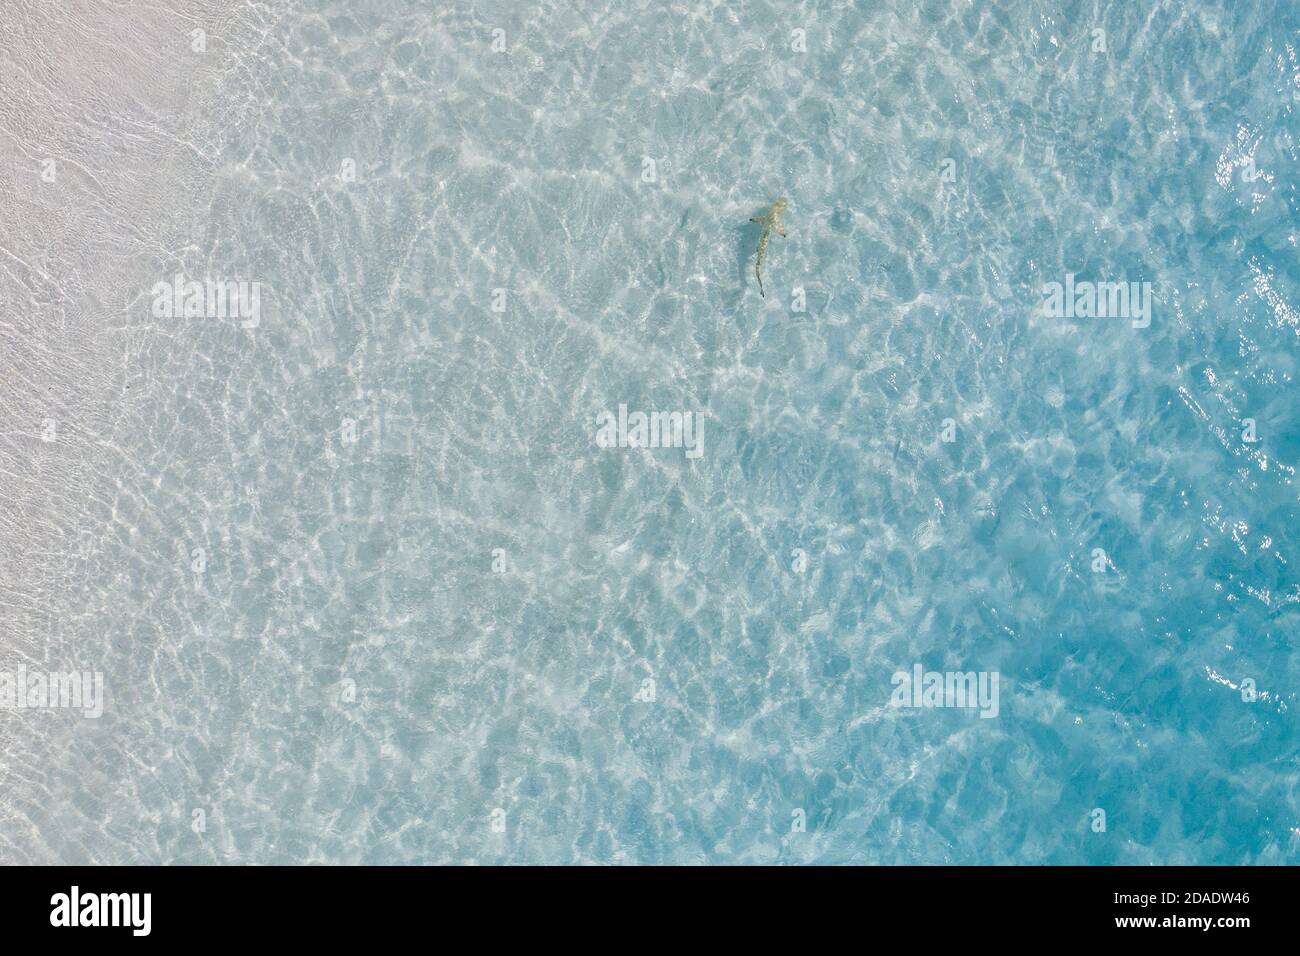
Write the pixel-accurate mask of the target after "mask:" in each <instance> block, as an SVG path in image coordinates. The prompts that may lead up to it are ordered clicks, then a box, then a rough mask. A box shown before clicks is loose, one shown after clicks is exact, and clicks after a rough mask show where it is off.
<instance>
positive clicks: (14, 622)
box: [0, 0, 261, 862]
mask: <svg viewBox="0 0 1300 956" xmlns="http://www.w3.org/2000/svg"><path fill="white" fill-rule="evenodd" d="M258 16H259V14H258V12H257V11H256V10H255V9H254V8H252V7H251V6H249V5H247V4H239V3H236V2H235V0H179V2H170V0H169V2H166V3H164V2H161V0H139V2H133V3H131V4H127V5H107V4H103V3H100V2H95V0H60V2H59V3H57V4H47V3H36V2H31V0H15V2H8V3H5V4H4V5H3V8H0V88H2V89H3V90H4V94H3V96H0V209H2V210H3V215H0V505H2V506H0V633H3V635H4V640H3V641H0V670H3V671H7V672H9V673H14V672H16V670H17V669H18V668H19V667H22V666H24V665H25V666H26V667H27V668H29V669H41V668H43V669H46V670H66V669H69V668H77V667H81V666H83V665H84V664H85V663H86V662H81V661H74V660H65V659H64V658H66V657H68V652H69V649H68V648H67V647H66V646H65V644H64V641H63V640H62V636H61V635H62V622H64V621H66V620H67V618H68V616H69V615H70V614H75V609H74V608H69V607H66V606H65V605H66V604H67V603H68V595H69V594H70V589H69V588H68V579H69V569H70V568H72V567H74V566H75V564H74V562H75V561H76V560H77V559H78V557H84V552H85V551H87V550H88V549H90V548H92V547H93V541H92V540H91V539H90V536H89V535H87V534H86V533H84V532H83V531H81V530H80V529H82V528H84V527H85V526H86V523H85V522H84V521H83V517H84V515H85V513H86V509H87V508H88V507H89V506H90V505H91V503H92V497H91V496H92V494H93V488H94V485H93V480H94V479H95V477H96V475H97V474H98V473H99V472H102V471H103V468H102V467H101V465H102V463H103V462H105V461H107V460H108V457H109V456H111V455H112V454H113V451H114V448H115V447H116V441H115V436H116V434H117V432H116V429H118V428H119V427H120V426H121V423H123V422H124V421H125V420H126V417H127V412H128V410H129V408H130V407H131V403H132V402H133V401H137V400H142V399H143V396H144V395H146V394H147V393H148V392H149V391H150V383H148V382H146V381H141V380H140V375H141V372H140V369H141V368H144V367H146V365H145V363H142V362H140V361H139V359H140V358H141V356H142V355H146V354H147V353H148V352H149V351H150V350H151V349H153V348H156V347H157V346H158V343H157V341H156V337H157V336H158V335H159V334H160V332H159V330H158V329H156V328H153V329H147V328H143V327H141V326H140V325H139V323H134V324H133V323H131V322H129V321H128V316H129V314H130V313H131V310H133V309H138V308H144V307H145V305H144V304H143V302H142V299H143V295H144V290H147V289H149V288H150V287H151V286H152V284H153V282H154V281H156V279H157V268H158V263H159V262H167V261H168V260H170V259H172V258H174V257H176V256H178V255H179V254H181V253H182V252H183V248H182V244H183V243H184V241H185V238H184V237H186V236H189V235H192V230H193V227H194V225H195V223H198V222H201V221H202V216H203V208H204V204H205V203H206V201H207V197H208V196H209V195H210V187H209V183H210V181H211V174H212V171H213V170H212V165H211V159H210V157H211V155H212V151H211V150H210V149H208V148H207V147H208V146H209V144H210V137H211V135H212V127H211V119H210V117H211V115H212V111H211V109H210V108H209V107H210V106H211V104H212V101H213V99H214V98H215V97H217V96H218V91H219V89H220V87H221V80H222V77H223V76H225V75H227V74H229V73H230V72H231V71H232V70H237V69H239V66H240V63H241V59H240V51H241V50H246V49H248V48H249V47H248V44H250V43H251V44H255V43H256V40H257V36H258V33H259V32H260V30H259V26H261V25H260V24H259V23H258V22H257V17H258ZM196 31H201V32H196ZM151 340H155V341H151ZM3 716H4V718H5V719H4V720H3V721H0V791H2V792H5V793H9V794H17V793H21V792H24V790H23V788H22V787H21V784H22V783H23V778H24V777H27V776H28V775H29V773H30V772H31V770H32V766H31V764H32V759H29V758H34V757H35V755H36V754H37V753H38V752H41V751H44V752H46V753H49V752H50V751H49V750H48V745H49V741H48V740H46V741H44V743H43V744H38V743H36V742H35V741H34V740H33V739H32V738H33V736H34V735H46V736H48V734H50V733H56V734H57V733H58V732H59V730H58V728H59V726H60V725H61V718H60V717H57V716H55V715H52V714H50V713H34V714H24V713H23V712H11V713H6V714H5V715H3ZM71 719H73V720H75V719H76V718H75V717H71ZM27 782H28V783H30V782H31V781H30V780H28V781H27ZM17 799H19V800H21V799H23V798H21V797H20V798H17ZM26 799H35V796H34V795H32V794H30V793H29V794H27V797H26ZM21 812H22V811H21V807H15V806H13V805H12V804H11V801H9V800H5V801H2V802H0V817H10V818H11V819H12V816H13V815H14V814H15V813H21ZM4 831H5V832H7V831H8V828H7V827H6V828H4ZM25 855H26V854H25V853H24V852H23V851H21V850H19V848H17V847H14V846H3V845H0V861H4V862H14V861H17V860H21V859H23V858H24V857H25Z"/></svg>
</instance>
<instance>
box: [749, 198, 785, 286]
mask: <svg viewBox="0 0 1300 956" xmlns="http://www.w3.org/2000/svg"><path fill="white" fill-rule="evenodd" d="M783 212H785V197H784V196H782V197H781V198H780V199H778V200H777V201H776V202H774V203H772V208H771V209H769V210H768V211H767V213H766V214H764V215H762V216H754V217H753V218H752V219H750V220H749V221H750V222H757V223H761V224H762V226H763V234H762V235H761V236H760V237H759V239H758V259H757V260H756V261H755V262H754V275H755V276H756V277H757V279H758V294H759V295H761V296H763V297H764V298H767V293H766V292H764V291H763V257H764V256H766V255H767V240H769V239H771V238H772V233H776V234H777V235H778V236H780V237H781V238H782V239H784V238H785V230H784V229H782V228H781V213H783Z"/></svg>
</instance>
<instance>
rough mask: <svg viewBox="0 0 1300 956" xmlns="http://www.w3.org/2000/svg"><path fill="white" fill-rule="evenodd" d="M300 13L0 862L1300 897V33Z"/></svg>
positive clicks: (1177, 23) (432, 9)
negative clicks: (917, 870) (1135, 316)
mask: <svg viewBox="0 0 1300 956" xmlns="http://www.w3.org/2000/svg"><path fill="white" fill-rule="evenodd" d="M270 9H271V10H272V11H273V13H274V14H275V17H276V19H274V20H273V21H272V22H270V23H269V24H268V27H269V28H268V29H267V33H266V35H265V37H263V38H262V40H261V42H260V44H259V45H257V46H256V47H255V48H248V47H243V48H239V49H237V50H235V51H234V53H233V54H232V58H233V61H234V62H235V63H236V64H237V69H236V70H235V71H234V72H233V73H232V75H231V78H230V80H229V85H230V89H229V92H228V94H227V95H226V97H225V100H224V101H225V103H226V104H227V112H226V113H224V114H222V115H219V116H215V117H214V118H213V142H212V144H211V145H210V147H209V151H210V155H211V157H212V158H213V160H214V162H215V163H216V170H217V172H216V179H215V189H214V193H213V195H212V197H211V202H210V205H209V206H208V207H207V208H204V209H201V210H196V212H195V214H194V235H195V239H194V244H193V245H192V246H191V247H189V248H186V249H184V250H177V251H176V253H175V254H174V255H169V256H159V259H158V261H156V262H153V263H149V264H147V265H146V267H145V269H144V272H145V273H146V274H147V275H148V276H150V277H151V278H150V279H149V281H150V282H153V281H159V280H162V281H167V280H169V279H170V277H171V275H172V274H173V272H175V271H177V270H178V269H179V270H181V271H183V272H185V273H186V274H187V275H190V276H203V275H213V276H217V277H220V278H224V279H234V280H249V281H258V282H261V283H263V311H262V315H261V317H260V319H261V320H260V324H259V325H258V327H257V328H255V329H245V328H242V327H241V326H240V324H239V323H238V322H235V321H230V320H225V319H221V320H215V319H214V320H208V319H201V320H195V319H191V320H182V319H176V320H159V319H157V318H154V317H153V316H151V315H150V314H149V313H148V309H147V307H146V304H142V305H141V307H140V309H139V314H138V315H137V316H135V317H134V320H133V321H135V322H136V323H137V324H138V326H139V328H140V332H141V336H142V337H141V342H142V343H145V344H144V345H142V347H141V349H140V355H139V369H140V372H139V377H138V379H137V382H136V384H137V387H136V388H135V389H134V394H133V396H132V397H131V398H130V399H129V401H130V407H131V415H130V420H129V425H128V427H127V429H126V430H125V432H124V434H123V435H122V436H121V437H120V438H118V439H117V442H116V445H115V448H116V451H115V455H116V458H115V459H114V462H113V464H112V465H111V466H110V467H109V468H107V469H106V470H105V474H104V479H103V486H102V488H101V489H100V491H99V493H98V494H97V495H96V498H95V500H94V503H93V504H92V506H91V514H90V517H89V520H90V522H91V524H90V525H89V527H90V529H91V532H93V533H88V538H89V540H93V542H94V544H93V547H90V548H88V549H87V552H86V554H85V555H84V557H82V558H81V559H79V562H78V564H77V566H76V567H75V568H74V569H73V571H72V573H70V575H69V581H70V582H71V583H70V585H69V588H70V606H72V607H75V608H77V613H76V614H74V615H71V616H69V617H68V618H67V619H66V620H65V622H64V624H63V625H62V626H61V628H60V632H59V637H58V640H59V642H60V644H59V646H60V647H62V648H64V649H66V651H67V653H68V655H69V656H73V657H76V658H77V659H79V660H85V661H90V662H93V663H95V664H96V666H98V667H99V668H100V669H102V670H103V671H104V673H105V679H106V685H107V687H108V693H109V706H108V708H107V709H106V712H105V716H104V717H103V718H102V719H101V720H99V721H76V720H63V719H62V718H61V717H52V718H51V719H50V720H49V721H47V722H46V723H45V724H43V725H42V726H43V727H44V728H45V731H44V732H46V733H48V734H49V738H48V744H46V745H44V746H46V747H47V749H46V750H45V751H44V752H43V753H37V754H36V755H35V756H33V758H32V760H33V766H34V767H37V768H38V769H35V770H32V771H30V773H27V774H25V775H24V778H25V779H26V780H27V781H28V786H27V789H26V790H25V791H24V792H23V793H21V794H18V795H16V796H15V798H14V799H15V804H14V805H15V806H18V807H19V808H20V810H21V815H20V816H19V817H10V818H8V819H7V820H6V824H5V825H6V827H7V828H9V829H10V832H9V833H8V834H6V838H7V841H8V845H9V846H10V847H11V848H12V847H14V846H22V847H24V848H25V849H24V850H23V851H22V852H18V851H14V850H12V849H11V852H12V853H14V855H16V856H22V857H24V858H26V859H31V860H42V861H47V860H60V861H66V862H81V861H87V860H94V861H104V862H107V861H114V862H144V861H172V862H190V863H194V862H218V861H220V862H292V861H313V862H316V861H328V862H372V863H377V862H483V863H493V862H513V863H523V862H528V863H575V862H626V863H698V862H712V863H721V862H743V863H752V862H786V863H801V862H822V863H841V862H863V863H945V862H946V863H961V864H968V863H1098V864H1100V863H1294V862H1296V860H1297V853H1298V852H1300V793H1298V788H1300V764H1298V763H1297V724H1296V716H1295V714H1296V710H1295V708H1296V681H1297V676H1298V674H1300V668H1298V666H1297V663H1296V659H1295V656H1294V650H1295V641H1296V635H1297V631H1298V626H1300V577H1298V576H1297V571H1296V568H1297V562H1300V537H1298V535H1300V530H1298V527H1297V487H1298V486H1297V482H1296V474H1295V468H1296V467H1297V465H1298V464H1300V413H1298V411H1297V403H1296V384H1295V376H1296V371H1297V353H1298V350H1300V339H1298V336H1300V311H1298V310H1300V263H1298V262H1297V255H1298V252H1300V222H1298V220H1297V190H1296V184H1297V174H1296V160H1297V156H1298V153H1297V149H1298V140H1297V135H1298V134H1300V122H1298V120H1297V112H1296V111H1297V106H1298V105H1300V60H1298V58H1297V57H1298V54H1297V48H1298V47H1300V15H1298V14H1300V9H1298V8H1297V7H1296V5H1295V4H1294V3H1260V4H1233V3H1219V4H1212V3H1205V2H1193V3H1156V4H1127V3H1125V4H1109V5H1104V4H1103V5H1097V6H1095V7H1094V6H1093V5H1089V4H1062V5H1056V4H1045V3H1028V2H998V3H989V4H969V5H968V4H957V5H950V4H946V3H933V2H931V3H925V2H923V3H916V2H913V0H908V2H897V3H895V2H889V3H884V4H870V5H868V4H845V3H830V2H811V3H806V4H801V5H798V6H793V5H792V6H789V7H782V6H779V5H778V6H773V5H768V4H759V3H748V4H730V5H725V6H722V5H719V6H705V5H698V6H697V5H685V4H671V5H660V4H636V3H631V4H626V3H623V4H613V3H599V4H592V3H584V4H578V5H573V6H570V5H551V4H546V5H542V6H541V7H531V6H528V7H525V6H522V5H516V4H505V3H501V4H479V5H475V7H474V8H473V9H472V10H471V9H469V8H468V7H465V6H458V5H453V6H451V7H446V6H442V5H431V4H419V3H402V2H397V0H371V2H357V0H348V2H346V3H344V2H311V3H273V4H270ZM496 29H501V30H503V31H504V34H498V35H495V36H496V37H497V38H499V39H503V40H504V43H505V50H504V52H494V51H493V49H492V44H493V41H494V33H493V31H494V30H496ZM1094 29H1102V30H1104V31H1105V46H1106V49H1105V51H1094V49H1093V47H1094V45H1095V42H1096V40H1095V37H1094V35H1093V33H1092V31H1093V30H1094ZM792 31H803V36H802V40H801V38H800V37H799V36H797V35H796V34H795V33H793V32H792ZM792 45H793V46H796V47H797V46H801V45H802V46H804V47H806V49H804V50H798V49H792ZM349 160H350V161H352V163H353V167H347V166H345V163H346V161H349ZM647 160H651V161H653V176H650V175H649V172H648V170H649V169H650V168H651V167H650V166H649V165H648V164H647ZM946 160H951V161H952V162H951V164H949V163H947V162H946ZM1248 161H1249V162H1248ZM351 168H355V179H353V178H352V177H351V176H349V175H345V174H344V172H345V170H346V169H351ZM945 172H946V173H948V174H949V175H945ZM1256 176H1257V178H1256ZM647 178H649V179H652V180H653V181H647ZM779 195H785V196H787V197H788V198H789V203H790V205H789V211H788V212H787V213H786V216H785V226H786V230H787V232H788V237H787V238H785V239H781V238H774V239H773V240H772V244H771V246H770V247H769V249H768V256H767V261H766V263H765V265H764V282H765V285H766V287H767V292H768V294H767V297H766V298H760V297H759V295H758V292H757V288H756V285H755V283H754V278H753V274H752V269H753V261H752V253H753V249H754V247H755V246H756V244H757V239H758V229H757V227H756V226H753V225H750V224H748V223H747V220H748V219H749V218H750V217H751V216H754V215H756V214H758V213H759V212H761V210H762V209H763V208H764V207H766V206H767V205H769V204H770V203H771V202H772V201H773V200H774V199H775V198H776V197H777V196H779ZM1067 273H1075V274H1077V275H1078V276H1079V278H1080V279H1081V280H1084V279H1087V280H1091V281H1133V282H1143V281H1145V282H1150V283H1151V284H1152V289H1153V296H1154V304H1153V309H1152V320H1151V323H1150V326H1149V327H1148V328H1134V327H1133V325H1132V323H1131V322H1129V321H1128V320H1127V319H1123V318H1106V319H1099V318H1094V319H1057V318H1050V317H1047V316H1044V315H1043V310H1042V301H1043V295H1042V292H1041V288H1042V286H1043V285H1044V284H1045V283H1048V282H1053V281H1060V282H1064V281H1065V276H1066V274H1067ZM497 289H504V290H505V294H504V297H501V296H500V295H497V296H496V298H495V300H494V290H497ZM796 289H802V290H804V291H803V296H804V298H805V299H806V311H798V310H797V309H796V308H795V305H794V301H795V298H796V296H797V295H798V293H797V292H796V291H795V290H796ZM494 305H498V306H503V310H501V311H497V310H494ZM620 403H625V404H627V405H628V406H629V407H631V408H633V409H641V410H645V411H650V410H681V411H694V412H697V413H700V414H702V415H703V416H704V420H705V426H704V429H705V431H704V440H705V445H704V449H705V450H704V454H703V456H702V457H700V458H699V459H697V460H691V459H688V458H687V457H686V456H685V455H684V454H683V453H682V451H681V450H677V449H632V448H624V449H602V448H599V447H597V445H596V443H595V441H594V438H593V436H594V434H595V430H596V416H597V415H598V414H599V412H601V411H602V410H604V409H616V408H617V407H618V405H619V404H620ZM947 419H951V422H950V423H948V424H947V425H945V420H947ZM1246 419H1252V420H1253V422H1254V423H1255V424H1254V428H1255V437H1256V438H1257V440H1256V441H1255V442H1253V443H1250V442H1245V441H1243V440H1242V435H1243V431H1244V430H1245V429H1246V428H1247V427H1248V426H1247V424H1246V423H1245V420H1246ZM349 422H351V423H352V424H351V425H349ZM350 428H353V429H355V436H356V440H355V441H350V440H349V439H350V436H351V434H353V433H352V432H350V431H349V429H350ZM945 429H947V436H946V437H951V438H952V441H945V440H944V438H945ZM196 548H197V549H202V551H203V559H204V560H203V571H202V572H201V573H196V572H195V571H194V570H193V569H192V561H193V560H194V549H196ZM1098 548H1100V549H1102V550H1103V551H1104V552H1105V559H1104V562H1103V567H1104V570H1102V571H1101V572H1094V570H1093V565H1094V561H1095V552H1094V549H1098ZM497 549H500V550H497ZM800 554H802V555H803V556H805V557H804V558H803V559H802V560H801V558H800ZM803 561H806V565H804V564H803ZM796 563H798V564H800V566H802V567H803V570H802V571H799V570H796V567H795V565H796ZM915 664H921V665H922V666H923V667H924V668H925V669H929V670H936V671H986V672H987V671H993V672H998V673H999V674H1000V675H1001V701H1000V710H999V713H998V715H997V717H996V718H994V719H980V718H979V717H978V716H977V715H976V714H975V713H973V712H971V711H969V710H960V709H936V710H899V709H895V708H891V707H890V706H889V702H890V696H891V693H892V690H893V688H892V686H891V675H892V674H893V673H894V672H896V671H899V670H904V671H910V670H911V668H912V667H913V665H915ZM1247 678H1249V679H1251V680H1253V681H1255V682H1256V685H1257V688H1258V692H1259V693H1258V698H1257V699H1256V700H1254V701H1245V700H1243V695H1242V693H1241V691H1240V689H1239V688H1240V686H1241V684H1242V681H1243V680H1245V679H1247ZM647 679H649V680H652V681H653V682H654V685H653V686H654V694H653V700H649V699H646V698H647V694H646V692H645V688H646V686H647V685H646V684H645V683H644V682H645V681H646V680H647ZM638 696H639V697H640V698H641V699H638ZM40 758H48V759H40ZM1097 808H1100V809H1102V810H1104V811H1105V814H1106V824H1107V825H1106V830H1105V832H1094V829H1093V819H1094V816H1093V811H1094V810H1095V809H1097ZM195 810H202V811H203V814H202V816H203V819H204V821H205V822H204V826H203V827H202V828H200V829H201V830H202V832H195V828H194V826H193V821H194V811H195ZM497 810H500V811H503V814H502V813H498V814H494V811H497ZM796 811H802V812H803V815H804V817H805V819H806V828H805V831H804V832H791V829H792V821H793V820H794V819H795V818H796ZM494 823H496V824H498V825H497V826H495V827H494ZM501 829H503V831H504V832H497V830H501ZM33 834H35V835H38V836H34V835H33Z"/></svg>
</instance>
